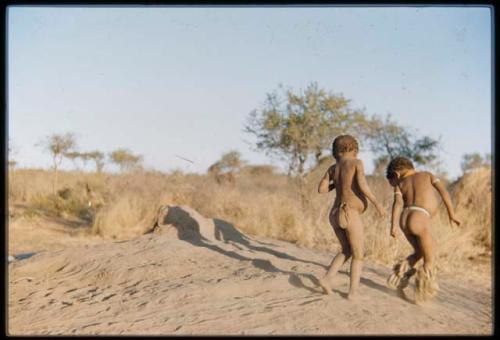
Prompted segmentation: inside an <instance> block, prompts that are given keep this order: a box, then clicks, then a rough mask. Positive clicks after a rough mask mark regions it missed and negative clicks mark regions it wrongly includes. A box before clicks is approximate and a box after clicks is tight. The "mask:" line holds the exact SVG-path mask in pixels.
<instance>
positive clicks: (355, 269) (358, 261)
mask: <svg viewBox="0 0 500 340" xmlns="http://www.w3.org/2000/svg"><path fill="white" fill-rule="evenodd" d="M347 236H348V240H349V245H350V246H351V253H352V261H351V284H350V287H349V295H348V298H349V299H353V298H355V297H357V296H358V287H359V281H360V279H361V269H362V267H363V257H364V247H363V242H364V238H363V236H364V235H363V224H362V222H361V217H360V215H359V213H358V212H357V211H355V210H353V209H351V211H350V215H349V226H348V228H347Z"/></svg>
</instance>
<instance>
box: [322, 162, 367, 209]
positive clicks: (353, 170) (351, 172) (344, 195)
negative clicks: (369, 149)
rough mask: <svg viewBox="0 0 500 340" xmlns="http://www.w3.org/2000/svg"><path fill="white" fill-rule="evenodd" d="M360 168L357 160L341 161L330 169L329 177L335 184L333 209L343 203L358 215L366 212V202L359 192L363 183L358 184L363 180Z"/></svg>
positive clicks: (360, 165)
mask: <svg viewBox="0 0 500 340" xmlns="http://www.w3.org/2000/svg"><path fill="white" fill-rule="evenodd" d="M362 166H363V164H362V163H361V160H359V159H342V160H340V161H339V162H338V163H337V164H335V165H333V166H332V167H331V175H330V176H331V178H333V181H334V183H335V189H336V194H337V195H336V197H335V202H334V204H333V206H334V207H338V206H340V204H341V203H344V202H345V203H346V204H347V205H348V206H349V207H350V208H353V209H355V210H357V211H358V212H360V213H362V212H364V211H365V210H366V208H367V206H368V201H367V199H366V196H365V195H364V194H363V192H362V190H361V187H362V185H363V183H361V184H360V183H359V181H361V182H363V180H365V179H364V174H362Z"/></svg>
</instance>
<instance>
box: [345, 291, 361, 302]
mask: <svg viewBox="0 0 500 340" xmlns="http://www.w3.org/2000/svg"><path fill="white" fill-rule="evenodd" d="M347 299H348V300H349V301H358V300H359V293H358V292H356V293H349V294H348V295H347Z"/></svg>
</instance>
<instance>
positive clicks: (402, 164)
mask: <svg viewBox="0 0 500 340" xmlns="http://www.w3.org/2000/svg"><path fill="white" fill-rule="evenodd" d="M404 169H415V167H414V166H413V163H412V162H411V160H409V159H408V158H406V157H403V156H397V157H394V158H393V159H391V161H390V162H389V165H387V172H386V175H385V176H386V177H387V179H392V178H394V177H395V176H396V171H400V170H404Z"/></svg>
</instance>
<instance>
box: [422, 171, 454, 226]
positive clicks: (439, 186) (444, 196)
mask: <svg viewBox="0 0 500 340" xmlns="http://www.w3.org/2000/svg"><path fill="white" fill-rule="evenodd" d="M429 175H430V180H431V183H432V185H433V186H434V188H436V190H437V191H438V192H439V195H441V198H442V199H443V202H444V205H445V206H446V210H447V211H448V217H449V219H450V223H456V224H457V225H460V221H459V220H457V219H456V217H455V212H454V211H453V205H452V204H451V199H450V194H448V191H447V190H446V188H445V187H444V185H443V183H441V181H440V180H439V178H437V177H436V176H434V175H433V174H431V173H429Z"/></svg>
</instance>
